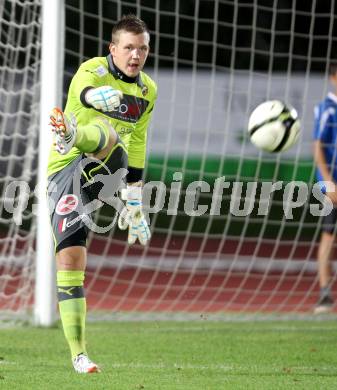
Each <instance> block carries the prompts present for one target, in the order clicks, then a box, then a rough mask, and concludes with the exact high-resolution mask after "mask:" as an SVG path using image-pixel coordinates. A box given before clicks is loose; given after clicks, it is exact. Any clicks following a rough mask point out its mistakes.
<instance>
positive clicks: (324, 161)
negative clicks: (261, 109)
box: [314, 63, 337, 313]
mask: <svg viewBox="0 0 337 390" xmlns="http://www.w3.org/2000/svg"><path fill="white" fill-rule="evenodd" d="M329 80H330V82H331V84H332V86H333V87H334V93H333V92H329V93H328V95H327V97H326V98H325V99H324V100H323V101H322V102H321V103H320V104H319V105H318V106H317V107H316V108H315V126H314V139H315V141H314V158H315V163H316V165H317V179H318V180H319V181H320V180H323V181H327V182H332V183H334V184H336V182H337V161H336V152H337V63H331V64H330V66H329ZM323 191H326V189H325V188H324V189H323ZM326 195H327V196H328V197H329V198H330V199H331V201H332V202H333V204H334V206H335V208H334V209H333V210H332V212H331V213H330V214H329V215H328V216H326V217H323V221H322V234H321V239H320V243H319V247H318V275H319V285H320V297H319V300H318V302H317V305H316V307H315V312H316V313H323V312H329V311H330V310H331V309H332V305H333V299H332V296H331V257H332V254H333V247H334V241H335V228H336V222H337V189H336V188H335V190H334V191H332V192H326Z"/></svg>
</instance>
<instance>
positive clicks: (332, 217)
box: [322, 208, 337, 234]
mask: <svg viewBox="0 0 337 390" xmlns="http://www.w3.org/2000/svg"><path fill="white" fill-rule="evenodd" d="M336 222H337V208H333V209H332V210H331V213H330V214H328V215H326V216H324V217H323V218H322V230H323V231H324V232H326V233H330V234H333V233H334V232H335V229H336Z"/></svg>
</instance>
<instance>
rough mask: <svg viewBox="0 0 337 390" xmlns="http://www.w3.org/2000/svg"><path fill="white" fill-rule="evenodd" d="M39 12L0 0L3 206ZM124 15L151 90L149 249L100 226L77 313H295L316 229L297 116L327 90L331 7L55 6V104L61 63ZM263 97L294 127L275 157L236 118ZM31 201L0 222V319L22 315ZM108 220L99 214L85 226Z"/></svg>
mask: <svg viewBox="0 0 337 390" xmlns="http://www.w3.org/2000/svg"><path fill="white" fill-rule="evenodd" d="M40 11H41V10H40V4H39V1H24V2H22V1H19V0H16V1H4V2H3V3H1V5H0V13H1V20H0V23H1V30H0V36H1V40H0V45H1V63H0V66H1V75H0V80H1V84H0V94H1V103H0V109H1V117H0V120H1V122H0V123H1V124H0V126H1V128H0V130H1V134H0V141H1V145H2V157H1V183H2V184H1V191H2V200H3V201H4V198H5V195H6V189H7V187H8V186H9V185H10V184H11V183H12V182H13V181H14V180H20V181H24V182H27V183H29V184H30V185H31V184H32V183H34V182H35V176H36V170H35V168H36V160H37V159H36V158H37V156H36V150H37V146H36V145H37V143H38V129H37V118H36V116H37V115H38V106H37V96H38V91H39V79H38V70H39V60H40V27H41V24H40V23H41V21H40V19H39V13H40ZM128 13H135V14H137V15H138V16H140V17H141V18H142V19H144V20H145V21H146V22H147V24H148V26H149V28H150V31H151V42H150V45H151V53H150V55H149V59H148V62H147V66H146V69H145V71H146V72H147V73H149V74H150V75H151V76H152V78H153V79H154V80H155V81H156V82H157V84H158V91H159V94H158V101H157V105H156V107H155V111H154V116H153V120H152V124H151V127H150V129H149V135H148V161H147V166H146V172H145V181H146V182H147V183H148V184H147V185H146V199H147V201H148V204H147V205H148V211H149V215H150V219H151V230H152V232H153V238H152V240H151V242H150V245H148V246H146V247H141V246H140V245H133V246H129V245H128V244H127V241H126V234H125V233H123V232H121V231H119V230H118V228H117V227H116V226H113V227H112V229H111V230H110V231H109V232H107V233H105V234H95V233H91V234H90V235H89V241H88V249H89V257H88V269H87V274H86V282H85V286H86V295H87V299H88V310H89V316H90V317H91V318H113V319H119V318H123V319H125V318H129V319H133V318H136V319H143V318H154V317H156V318H171V319H172V318H177V319H185V318H189V317H196V318H205V317H212V318H224V317H225V316H226V315H229V316H230V317H231V318H233V316H235V315H236V314H240V315H241V314H244V315H255V314H256V313H264V316H265V317H267V316H268V315H269V314H270V313H273V314H274V313H277V314H292V315H294V314H296V315H298V314H302V313H311V312H312V308H313V306H314V304H315V302H316V300H317V297H318V281H317V270H316V252H317V243H318V240H319V236H320V224H321V218H320V217H319V216H317V213H316V214H315V212H313V210H317V208H318V207H319V201H318V200H317V199H316V198H315V197H314V196H313V190H312V184H313V183H314V177H315V168H314V166H313V157H312V127H313V108H314V105H315V104H317V103H318V102H319V101H320V100H322V98H323V97H324V96H325V95H326V93H327V91H328V88H329V85H328V82H327V77H326V74H327V65H328V62H329V59H330V58H333V53H334V51H335V50H336V39H335V38H334V35H335V31H334V30H333V28H334V23H333V22H334V19H335V9H334V2H333V1H331V2H330V1H327V2H315V1H314V2H307V3H304V2H296V1H293V2H287V1H281V0H274V1H272V2H265V1H254V2H241V1H226V0H214V1H208V0H199V1H179V0H172V1H168V2H159V1H156V0H140V1H117V0H116V1H114V0H106V1H103V0H99V1H97V2H92V1H78V0H67V1H65V17H66V20H65V39H64V42H65V43H64V45H65V46H64V48H63V50H64V74H65V77H64V95H63V98H64V101H65V99H66V93H67V88H68V86H69V82H70V80H71V77H72V75H73V74H74V72H75V71H76V69H77V67H78V66H79V65H80V64H81V63H82V62H83V61H84V60H86V59H88V58H91V57H95V56H105V55H107V54H108V43H109V37H110V33H111V27H112V25H113V23H114V22H115V21H116V20H118V19H119V18H120V17H121V16H122V15H124V14H128ZM267 99H281V100H283V101H286V102H289V103H290V104H292V105H293V106H294V107H295V108H296V109H297V111H298V113H299V116H300V119H301V127H302V132H301V138H300V140H299V142H298V143H297V145H295V146H294V147H293V148H292V149H290V150H289V151H287V152H284V153H281V154H268V153H264V152H261V151H259V150H257V149H256V148H255V147H254V146H253V145H252V144H251V143H250V140H249V139H248V137H247V130H246V129H247V122H248V117H249V114H250V112H251V111H252V110H253V109H254V108H255V107H256V106H257V105H258V104H259V103H261V102H263V101H265V100H267ZM18 194H19V190H16V192H15V193H14V197H13V196H12V198H15V197H18ZM6 199H7V198H6ZM31 199H32V195H31V198H29V199H28V203H27V208H25V210H24V212H23V213H22V212H21V211H22V210H21V209H20V208H19V209H18V211H17V213H16V218H17V219H18V218H19V217H18V216H20V215H22V216H23V223H22V224H21V225H19V224H17V223H16V221H15V219H14V218H13V215H11V214H10V213H8V211H6V210H3V213H2V216H1V222H2V225H1V226H2V231H1V243H2V244H1V247H0V249H1V257H0V313H1V312H3V313H4V312H5V311H6V312H7V313H8V312H9V311H11V312H12V313H13V315H17V313H25V314H27V313H29V310H30V308H31V306H32V305H33V304H34V302H33V297H32V283H33V282H34V259H35V251H34V236H35V223H34V221H35V219H34V214H33V213H32V211H31V207H30V206H31V203H32V202H30V201H29V200H31ZM9 203H10V202H9ZM17 203H18V200H16V204H17ZM13 204H14V206H15V203H13ZM21 204H22V203H20V202H19V205H21ZM14 206H13V207H14ZM20 207H21V206H20ZM111 218H112V214H111V210H109V208H108V207H103V208H102V209H100V211H99V213H98V215H97V219H96V221H97V223H100V224H102V225H104V226H105V225H108V224H109V223H110V222H111ZM46 229H47V227H46ZM332 287H333V288H334V287H335V277H333V283H332ZM0 315H1V314H0Z"/></svg>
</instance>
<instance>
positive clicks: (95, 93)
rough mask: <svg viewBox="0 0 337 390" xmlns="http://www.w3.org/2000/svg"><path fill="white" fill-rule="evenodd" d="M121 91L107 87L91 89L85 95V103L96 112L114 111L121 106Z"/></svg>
mask: <svg viewBox="0 0 337 390" xmlns="http://www.w3.org/2000/svg"><path fill="white" fill-rule="evenodd" d="M122 97H123V93H122V91H120V90H118V89H113V88H112V87H110V86H109V85H103V86H102V87H97V88H91V89H89V90H88V91H87V92H86V94H85V101H86V102H87V103H88V104H90V105H91V106H92V107H94V108H96V110H101V111H103V112H106V111H115V110H117V109H118V107H119V106H120V104H121V99H122Z"/></svg>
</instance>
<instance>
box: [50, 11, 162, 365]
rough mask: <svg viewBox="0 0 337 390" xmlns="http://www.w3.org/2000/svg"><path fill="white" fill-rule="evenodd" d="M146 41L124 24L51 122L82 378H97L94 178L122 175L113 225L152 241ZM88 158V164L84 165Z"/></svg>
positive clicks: (60, 281)
mask: <svg viewBox="0 0 337 390" xmlns="http://www.w3.org/2000/svg"><path fill="white" fill-rule="evenodd" d="M149 41H150V35H149V31H148V28H147V26H146V24H145V23H144V22H143V21H142V20H140V19H138V18H137V17H136V16H134V15H128V16H124V17H123V18H122V19H121V20H120V21H118V22H117V24H116V25H115V26H114V27H113V29H112V38H111V43H110V45H109V55H108V56H107V57H96V58H92V59H90V60H88V61H86V62H84V63H83V64H82V65H81V66H80V67H79V69H78V71H77V73H76V74H75V75H74V77H73V79H72V81H71V84H70V87H69V92H68V99H67V104H66V107H65V110H64V113H63V112H62V111H61V110H60V109H58V108H54V109H53V110H52V112H51V115H50V118H51V128H52V131H53V136H54V147H53V150H51V152H50V156H49V164H48V197H49V207H50V212H51V223H52V229H53V234H54V241H55V251H56V264H57V286H58V300H59V311H60V316H61V321H62V325H63V330H64V334H65V337H66V339H67V341H68V344H69V347H70V351H71V356H72V362H73V366H74V369H75V371H76V372H79V373H90V372H98V371H99V368H98V366H97V365H96V364H95V363H93V362H92V361H91V360H90V359H89V358H88V355H87V351H86V345H85V317H86V300H85V296H84V291H83V282H84V274H85V268H86V261H87V250H86V238H87V234H88V230H89V229H88V227H87V220H88V216H87V215H85V214H83V209H84V208H83V207H82V206H83V204H87V203H88V202H89V200H90V201H93V200H95V199H97V198H98V190H97V186H95V185H91V183H92V182H93V181H94V179H95V176H96V175H106V174H107V173H109V174H110V173H111V174H112V175H113V174H114V173H116V171H118V169H119V168H127V170H128V173H127V176H126V181H127V186H126V189H125V192H124V200H126V208H125V209H124V213H123V214H121V215H120V216H119V220H118V225H119V227H120V228H122V229H125V228H128V229H129V234H128V241H129V243H130V244H133V243H134V242H135V241H136V240H137V239H139V241H140V243H141V244H143V245H145V244H147V242H148V241H149V239H150V230H149V227H148V225H147V222H146V219H145V218H144V215H143V213H142V173H143V168H144V164H145V157H146V135H147V128H148V126H149V122H150V119H151V116H152V110H153V107H154V103H155V99H156V94H157V87H156V84H155V83H154V82H153V81H152V79H151V78H150V77H149V76H148V75H146V74H145V73H144V72H142V68H143V66H144V64H145V61H146V59H147V56H148V54H149ZM88 158H89V159H90V160H89V161H90V163H89V164H87V163H83V162H84V161H87V160H88ZM79 170H80V172H81V174H80V183H81V186H80V190H79V191H76V190H75V188H74V180H73V178H74V177H75V175H76V173H77V172H78V171H79ZM96 177H97V176H96ZM105 177H107V176H105ZM109 177H111V175H110V176H109ZM111 191H112V192H113V189H111ZM112 195H113V193H112Z"/></svg>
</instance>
